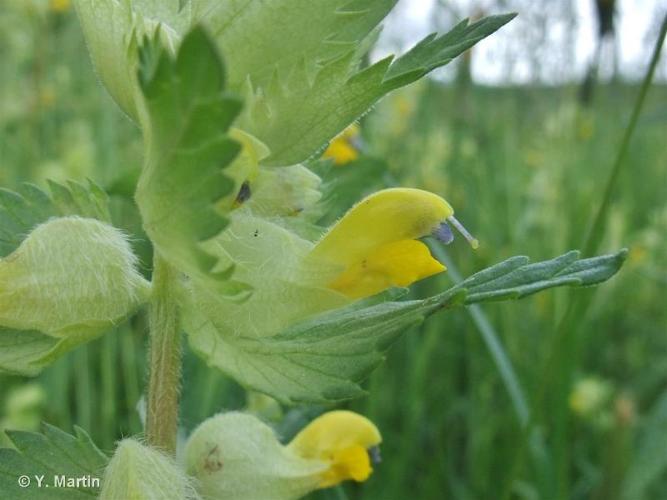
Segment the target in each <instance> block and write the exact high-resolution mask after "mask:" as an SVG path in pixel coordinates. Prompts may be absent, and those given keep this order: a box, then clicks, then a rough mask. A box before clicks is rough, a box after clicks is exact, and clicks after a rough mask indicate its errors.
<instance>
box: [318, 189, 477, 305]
mask: <svg viewBox="0 0 667 500" xmlns="http://www.w3.org/2000/svg"><path fill="white" fill-rule="evenodd" d="M453 215H454V210H453V209H452V207H451V206H450V205H449V203H447V202H446V201H445V200H444V199H442V198H441V197H440V196H437V195H435V194H433V193H429V192H428V191H422V190H420V189H411V188H393V189H385V190H382V191H379V192H377V193H374V194H372V195H370V196H368V197H367V198H365V199H363V200H362V201H361V202H359V203H358V204H357V205H356V206H354V207H353V208H352V209H350V210H349V211H348V212H347V214H345V216H344V217H343V218H342V219H341V220H340V221H338V223H336V224H335V225H334V226H333V227H332V228H331V229H330V230H329V231H328V232H327V233H326V234H325V236H324V237H323V238H322V239H321V240H320V241H319V242H318V243H317V244H316V245H315V247H314V248H313V250H312V251H311V252H310V254H309V257H308V258H309V260H310V261H311V262H317V265H318V267H319V268H321V269H330V270H331V271H330V272H331V274H332V276H331V279H330V280H329V281H328V285H327V286H328V287H329V288H332V289H334V290H336V291H338V292H340V293H342V294H344V295H346V296H348V297H351V298H361V297H368V296H370V295H374V294H376V293H379V292H381V291H383V290H386V289H387V288H390V287H392V286H401V287H406V286H409V285H410V284H412V283H414V282H415V281H418V280H420V279H423V278H427V277H429V276H432V275H434V274H437V273H440V272H442V271H445V270H446V268H445V266H443V265H442V264H441V263H440V262H438V261H437V260H436V259H434V258H433V257H432V256H431V253H430V252H429V249H428V247H427V246H426V245H425V244H424V243H422V242H421V241H418V239H419V238H423V237H425V236H429V235H432V234H433V235H436V236H440V238H441V239H443V240H445V241H444V242H445V243H449V242H450V241H451V239H452V238H453V236H452V233H451V230H450V229H449V226H447V222H451V223H452V224H453V225H454V226H455V227H456V228H457V229H459V230H460V231H462V232H463V234H464V236H466V238H467V239H468V240H469V241H470V242H471V244H472V245H473V247H475V248H476V246H477V240H475V239H473V238H472V237H470V235H469V234H468V233H467V232H466V231H465V229H464V228H463V227H462V226H461V225H460V224H459V223H458V221H457V220H456V219H455V218H454V217H453Z"/></svg>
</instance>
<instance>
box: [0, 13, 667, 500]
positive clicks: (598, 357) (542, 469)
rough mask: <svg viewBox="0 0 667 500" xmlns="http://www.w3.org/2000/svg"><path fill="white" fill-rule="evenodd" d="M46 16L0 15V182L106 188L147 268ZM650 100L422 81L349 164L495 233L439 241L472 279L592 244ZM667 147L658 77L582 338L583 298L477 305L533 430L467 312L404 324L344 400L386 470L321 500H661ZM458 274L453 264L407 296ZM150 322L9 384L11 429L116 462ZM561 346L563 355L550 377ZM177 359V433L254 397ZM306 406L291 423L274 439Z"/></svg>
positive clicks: (99, 122)
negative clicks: (42, 426) (610, 271)
mask: <svg viewBox="0 0 667 500" xmlns="http://www.w3.org/2000/svg"><path fill="white" fill-rule="evenodd" d="M48 6H49V2H46V1H38V0H31V1H26V2H19V1H18V0H8V1H7V2H6V5H5V6H3V8H2V9H1V10H0V61H1V62H2V67H3V70H2V71H1V72H0V137H1V139H0V185H2V186H3V187H9V188H12V187H16V186H17V185H18V183H20V182H22V181H26V180H30V181H33V182H37V183H43V182H44V180H45V179H46V178H53V179H56V180H63V179H69V178H72V179H84V178H85V177H91V178H93V179H95V180H96V181H97V182H99V183H101V184H102V185H104V186H105V187H106V188H107V189H108V190H110V191H111V193H112V194H113V206H114V219H115V222H116V223H117V224H119V225H120V226H121V227H124V228H126V229H127V231H128V232H129V233H130V234H132V235H133V236H134V244H135V246H136V248H137V251H138V253H139V254H140V256H141V257H142V261H143V264H144V265H145V267H146V268H147V269H148V268H149V265H150V262H149V259H150V252H149V249H148V248H147V244H146V242H145V239H142V233H141V230H140V228H139V227H138V224H137V219H136V212H135V210H134V208H133V206H132V204H131V202H130V201H129V197H128V193H130V194H131V187H130V188H128V186H131V180H132V179H133V178H134V176H135V175H136V171H137V169H138V168H139V165H140V162H141V143H140V137H139V133H138V131H137V130H136V128H135V127H134V125H132V123H131V122H130V121H129V120H128V119H126V118H125V117H124V116H122V114H121V113H120V111H119V110H118V108H117V107H116V106H115V105H114V104H113V102H112V101H111V100H110V98H109V97H108V96H107V95H106V94H105V93H104V91H103V89H102V87H101V86H100V85H99V84H98V83H97V81H96V79H95V76H94V73H93V70H92V67H91V65H90V62H89V60H88V57H87V54H86V51H85V45H84V42H83V38H82V35H81V32H80V29H79V26H78V24H77V21H76V17H75V15H74V13H73V12H72V10H71V9H70V10H66V11H64V12H54V11H52V10H49V8H48ZM637 91H638V87H637V86H636V85H630V84H623V83H622V82H615V83H613V84H609V85H606V86H603V87H600V88H598V89H597V94H596V97H595V100H594V101H593V104H592V105H591V106H589V107H583V106H581V105H580V104H579V103H578V101H577V88H576V86H566V87H556V88H545V87H541V88H539V87H521V88H499V87H493V88H491V87H489V88H487V87H480V86H475V85H471V84H469V83H466V82H465V81H462V82H460V83H457V84H452V85H448V86H442V85H441V84H438V83H435V82H432V81H427V82H423V83H422V84H420V85H418V86H416V87H412V88H411V89H408V90H407V91H405V92H400V93H396V94H393V95H392V96H390V97H389V98H388V99H386V100H385V101H383V102H382V103H381V104H380V105H378V106H377V108H376V109H375V110H374V111H373V112H372V113H371V114H370V115H368V116H367V117H366V118H365V119H364V122H363V135H364V141H365V143H366V154H367V158H362V159H361V160H360V161H359V162H358V163H357V164H351V165H348V166H347V167H342V168H348V169H354V168H356V167H359V168H360V172H362V173H363V172H364V170H362V169H363V165H362V163H363V161H370V159H369V158H376V159H386V161H385V164H384V165H383V167H382V168H383V169H384V174H383V175H381V176H378V175H377V161H379V160H375V161H376V163H375V166H374V167H373V168H372V169H369V172H370V174H369V175H368V176H367V177H366V178H364V177H363V175H361V176H359V177H357V180H356V181H355V182H356V183H357V185H356V189H357V190H359V191H363V190H364V189H365V188H367V190H372V189H375V188H377V187H380V186H385V185H392V184H401V185H410V186H417V187H421V188H425V189H429V190H432V191H435V192H437V193H439V194H442V195H443V196H445V197H446V198H447V199H448V200H449V201H450V202H451V204H452V205H453V206H454V207H455V209H456V212H457V217H458V218H459V220H461V221H464V223H465V224H466V226H467V227H468V228H469V229H470V230H471V231H473V232H474V234H475V235H476V236H477V237H478V238H479V239H480V241H481V242H482V245H481V247H480V249H479V250H478V251H477V252H472V251H471V250H470V249H469V248H468V247H467V245H465V244H464V243H462V242H461V241H458V240H457V242H455V244H454V245H453V246H452V247H450V248H448V255H449V258H450V259H451V261H452V262H454V263H455V265H456V267H457V268H458V269H459V271H460V272H461V273H462V274H463V275H467V274H470V273H472V272H474V271H475V270H478V269H481V268H482V267H484V266H487V265H490V264H492V263H495V262H498V261H500V260H502V259H504V258H506V257H509V256H511V255H515V254H526V255H529V256H531V257H532V258H534V259H544V258H549V257H551V256H554V255H557V254H560V253H562V252H564V251H566V250H569V249H571V248H577V247H579V246H580V245H581V244H582V242H583V240H584V237H585V234H586V231H587V229H588V225H589V224H590V221H591V218H592V215H593V213H594V210H595V209H596V207H597V204H598V203H599V201H600V199H601V196H602V189H603V185H604V182H605V179H606V174H607V172H608V170H609V168H610V166H611V164H612V163H613V161H614V158H615V155H616V153H617V150H618V146H619V142H620V139H621V137H622V134H623V132H624V130H625V127H626V125H627V121H628V118H629V115H630V112H631V109H632V105H633V101H634V99H635V96H636V94H637ZM666 137H667V88H665V87H664V86H655V87H654V88H652V89H651V92H650V94H649V98H648V102H647V105H646V107H645V109H644V112H643V113H642V115H641V117H640V122H639V125H638V128H637V131H636V134H635V136H634V138H633V140H632V142H631V145H630V149H629V152H628V157H627V159H626V161H627V165H626V167H627V168H625V169H624V171H623V173H622V177H621V179H620V183H619V189H618V190H617V191H616V193H615V195H614V200H613V204H612V207H611V210H610V214H609V225H608V227H607V231H606V234H605V236H604V240H603V241H602V242H601V246H600V248H601V250H602V251H612V250H616V249H618V248H620V247H622V246H627V247H629V248H630V258H629V261H628V263H627V265H626V267H625V268H624V269H623V271H622V272H621V274H620V275H619V276H618V277H616V278H615V279H614V280H612V281H611V282H610V283H607V284H605V285H604V286H602V287H600V288H599V289H598V290H596V291H595V293H594V295H592V304H591V307H590V308H589V309H588V310H587V312H586V315H585V316H584V317H580V318H578V319H577V323H578V328H577V331H576V335H573V337H572V338H573V340H572V342H571V343H569V344H568V345H566V346H558V345H554V335H555V332H556V327H557V325H558V323H559V321H560V320H561V318H562V317H563V314H564V312H565V309H566V307H567V305H568V303H569V302H570V300H571V299H572V297H573V295H575V294H582V295H584V294H591V293H592V292H589V291H571V290H564V291H563V290H560V291H556V292H550V293H548V294H543V295H539V296H537V297H535V298H532V299H528V300H526V301H523V302H520V303H516V304H503V305H498V306H493V305H492V306H485V307H484V309H483V314H484V315H485V316H486V318H487V319H488V321H489V322H490V324H491V325H492V327H493V329H494V330H495V333H496V334H497V335H498V336H499V338H500V340H501V341H502V344H503V346H504V348H505V350H506V352H507V355H508V357H509V359H510V360H511V363H512V366H513V369H514V370H515V371H516V373H517V376H518V380H519V381H520V383H521V385H522V387H523V391H524V392H525V394H526V397H527V399H528V402H529V405H530V406H531V410H532V411H533V414H534V419H535V421H534V426H533V427H532V428H531V430H530V432H529V433H528V431H526V429H525V428H523V427H522V425H521V424H520V422H519V420H518V419H517V415H516V411H515V408H514V407H513V406H512V403H511V400H510V398H509V396H508V394H507V392H506V390H505V386H504V385H503V382H502V380H501V377H500V375H499V372H498V370H497V368H496V366H495V365H494V364H493V362H492V359H491V356H490V354H489V351H488V349H487V346H486V345H485V343H484V341H483V339H482V337H481V335H480V332H479V331H478V329H477V327H476V326H475V324H474V322H473V321H472V320H471V318H470V316H468V315H467V314H466V313H465V312H463V311H459V312H456V313H449V314H446V315H442V316H440V317H436V318H434V319H432V320H431V321H429V322H427V323H426V324H425V325H423V326H422V327H421V328H420V329H419V330H418V331H412V332H409V333H408V334H406V335H405V336H404V337H403V338H402V339H401V340H400V341H399V342H398V344H397V345H396V347H394V349H393V350H392V351H391V353H390V355H389V357H388V360H387V363H386V364H384V365H383V366H382V367H380V368H379V369H378V370H377V371H376V372H375V373H374V374H373V375H372V377H371V379H370V380H369V381H368V389H369V396H368V397H366V398H363V399H361V400H358V401H354V402H352V403H351V404H350V407H351V408H353V409H355V410H357V411H361V412H363V413H364V414H366V415H367V416H369V417H370V418H371V419H372V420H374V421H375V422H376V423H377V424H378V426H379V427H380V428H381V430H382V432H383V436H384V445H383V456H384V461H383V463H382V464H380V465H378V466H377V467H376V469H377V471H376V474H374V475H373V476H372V477H371V479H370V480H369V481H368V482H367V483H365V484H363V485H346V486H345V488H344V489H339V490H338V491H333V492H326V493H322V494H318V495H315V497H317V498H344V495H346V496H347V497H348V498H350V499H352V498H355V499H362V498H363V499H378V500H393V499H403V498H408V497H412V498H423V499H440V498H453V499H462V500H463V499H470V500H472V499H482V498H483V499H486V498H499V497H500V496H501V495H502V494H503V492H509V495H510V498H517V499H519V498H520V499H526V500H530V499H544V500H550V499H553V498H563V499H565V498H568V499H570V498H571V499H589V498H591V499H612V500H613V499H621V498H623V499H626V500H634V499H641V498H647V499H648V498H651V499H653V498H667V451H664V450H667V410H666V409H665V408H666V407H665V404H664V401H665V398H667V391H666V388H667V335H666V334H667V313H666V311H667V308H666V307H665V306H666V305H667V304H666V302H667V301H666V299H665V291H666V288H667V239H666V238H665V234H667V196H665V195H667V142H666V141H665V138H666ZM343 198H344V196H341V199H343ZM451 283H452V276H451V273H448V274H444V275H441V276H437V277H434V278H431V279H429V280H426V281H424V282H422V283H420V284H419V285H418V286H416V287H415V290H414V292H413V293H415V294H428V293H432V292H434V291H435V290H439V289H442V288H444V287H447V286H449V285H450V284H451ZM146 331H147V329H146V325H145V319H144V318H142V317H138V318H135V319H134V320H133V321H132V322H131V323H130V324H127V325H121V326H119V327H118V329H117V331H115V332H112V333H110V334H108V335H106V336H104V337H103V338H101V339H99V340H97V341H95V342H93V343H91V344H89V345H88V346H86V347H84V348H80V349H78V350H77V351H75V352H73V353H71V354H70V355H69V356H67V357H65V358H64V359H62V360H60V361H59V362H57V363H56V364H55V365H54V366H53V367H51V368H49V369H48V370H46V371H45V372H44V373H43V374H42V375H40V376H39V377H38V378H37V379H36V380H26V379H19V378H10V377H3V378H0V412H2V413H0V418H1V419H2V420H1V422H0V426H3V427H10V428H15V427H27V428H31V427H34V426H35V425H37V422H39V421H40V420H44V421H47V422H49V423H52V424H54V425H57V426H59V427H62V428H65V429H67V430H70V429H71V426H72V425H74V424H76V425H79V426H81V427H83V428H85V429H86V430H88V431H89V432H90V433H91V435H92V437H93V438H94V440H95V441H96V442H97V443H98V444H99V445H100V446H101V447H102V448H103V449H105V450H107V451H110V450H112V449H113V443H114V441H115V440H116V439H118V438H120V437H121V436H127V435H130V434H135V433H138V432H140V431H141V423H140V419H139V414H138V412H137V411H136V407H137V404H138V402H139V400H140V397H141V394H142V391H143V389H144V384H145V379H144V376H145V375H144V366H145V362H144V358H145V343H146ZM555 348H558V349H560V351H559V353H560V354H559V355H560V359H559V361H560V363H559V364H558V367H557V371H556V372H555V376H551V377H547V375H546V374H545V363H546V360H547V359H548V357H549V356H550V354H551V352H552V350H553V349H555ZM185 361H186V364H185V381H184V388H185V389H184V395H183V409H182V413H183V417H182V423H183V426H184V427H185V428H186V429H188V428H192V427H193V426H195V425H196V424H197V423H199V422H200V421H201V420H202V419H203V418H205V417H206V416H209V415H211V414H213V413H215V412H218V411H221V410H227V409H238V408H242V407H243V406H244V404H245V395H244V393H243V391H242V390H241V389H240V388H239V387H238V386H236V385H235V384H234V383H233V382H231V381H229V380H227V379H226V378H224V377H223V376H222V375H220V374H217V373H215V372H211V371H210V370H208V369H207V368H205V367H204V366H202V364H201V363H200V362H199V361H198V360H197V359H196V358H194V357H193V356H191V355H189V354H188V355H187V356H186V360H185ZM538 394H543V396H540V397H538V396H537V395H538ZM536 401H539V402H540V405H539V407H537V408H535V407H533V406H532V404H533V403H535V402H536ZM313 411H317V409H303V411H297V412H292V413H291V414H290V418H291V419H292V420H290V421H288V422H287V423H284V424H283V426H282V427H281V430H282V432H283V434H284V435H285V436H287V435H288V434H289V433H290V432H292V431H293V426H292V427H290V425H289V423H290V422H292V421H294V422H299V421H301V420H300V419H302V418H303V417H304V415H307V414H308V412H313ZM524 439H525V442H526V446H525V447H523V446H520V443H522V442H524ZM663 444H664V446H661V445H663Z"/></svg>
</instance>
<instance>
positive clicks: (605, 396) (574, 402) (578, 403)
mask: <svg viewBox="0 0 667 500" xmlns="http://www.w3.org/2000/svg"><path fill="white" fill-rule="evenodd" d="M611 393H612V388H611V386H610V384H609V382H606V381H604V380H601V379H600V378H598V377H586V378H584V379H581V380H580V381H579V382H577V383H576V384H575V386H574V389H573V390H572V393H571V394H570V401H569V402H570V409H571V410H572V411H573V412H574V413H576V414H577V415H579V416H580V417H593V416H595V415H596V414H597V413H599V412H600V411H602V410H603V409H604V407H605V405H606V404H607V403H608V402H609V399H610V397H611Z"/></svg>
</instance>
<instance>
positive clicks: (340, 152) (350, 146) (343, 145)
mask: <svg viewBox="0 0 667 500" xmlns="http://www.w3.org/2000/svg"><path fill="white" fill-rule="evenodd" d="M360 142H361V128H360V127H359V125H358V124H357V123H353V124H352V125H350V126H349V127H347V128H346V129H345V130H344V131H343V132H342V133H341V134H340V135H339V136H338V137H336V138H335V139H334V140H333V141H331V144H329V147H328V148H327V149H326V150H325V151H324V154H323V155H322V157H323V158H329V159H331V160H333V163H334V165H337V166H343V165H347V164H348V163H351V162H353V161H354V160H356V159H357V158H359V150H360V149H361V147H360Z"/></svg>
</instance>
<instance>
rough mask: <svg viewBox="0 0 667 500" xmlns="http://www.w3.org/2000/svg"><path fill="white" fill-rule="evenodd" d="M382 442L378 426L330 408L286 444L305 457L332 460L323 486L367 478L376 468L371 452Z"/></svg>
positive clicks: (327, 461)
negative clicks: (373, 466) (372, 464)
mask: <svg viewBox="0 0 667 500" xmlns="http://www.w3.org/2000/svg"><path fill="white" fill-rule="evenodd" d="M381 442H382V436H381V435H380V431H379V430H378V429H377V427H376V426H375V425H374V424H373V423H372V422H371V421H370V420H368V419H367V418H365V417H362V416H361V415H358V414H357V413H353V412H351V411H344V410H339V411H330V412H328V413H325V414H323V415H321V416H320V417H318V418H316V419H315V420H313V421H312V422H311V423H310V424H309V425H308V426H306V427H305V428H304V429H303V430H302V431H301V432H300V433H299V434H297V436H296V437H295V438H294V439H293V440H292V441H291V442H290V444H289V445H288V446H287V447H288V449H290V450H291V451H293V452H294V453H296V454H297V455H299V456H300V457H303V458H308V459H316V460H320V461H322V462H326V463H328V464H329V468H328V469H327V470H326V471H325V472H324V473H323V474H322V478H321V482H320V487H321V488H328V487H330V486H335V485H336V484H338V483H341V482H342V481H346V480H348V479H353V480H355V481H357V482H362V481H366V479H368V477H369V476H370V475H371V473H372V472H373V468H372V466H371V454H373V453H375V450H376V449H377V447H378V446H379V445H380V443H381Z"/></svg>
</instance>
